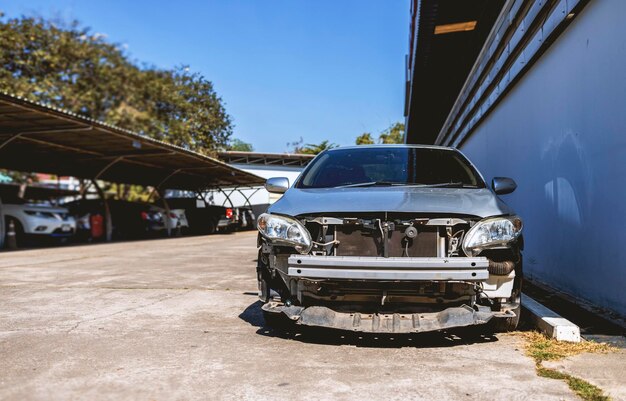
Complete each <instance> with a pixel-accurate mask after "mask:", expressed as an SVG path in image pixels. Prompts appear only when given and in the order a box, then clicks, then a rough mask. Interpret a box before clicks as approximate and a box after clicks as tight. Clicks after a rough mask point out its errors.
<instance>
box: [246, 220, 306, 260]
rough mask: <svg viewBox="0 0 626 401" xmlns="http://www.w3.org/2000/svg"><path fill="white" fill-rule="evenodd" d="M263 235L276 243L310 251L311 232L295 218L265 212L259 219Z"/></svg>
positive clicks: (299, 250) (304, 251)
mask: <svg viewBox="0 0 626 401" xmlns="http://www.w3.org/2000/svg"><path fill="white" fill-rule="evenodd" d="M256 224H257V228H258V229H259V232H260V233H261V235H262V236H263V237H265V238H267V239H268V240H270V241H271V242H273V243H275V244H282V245H288V246H293V247H294V248H296V250H297V251H298V252H300V253H303V254H304V253H309V251H310V250H311V246H313V243H312V242H311V234H309V232H308V231H307V229H306V228H305V227H304V226H303V225H302V224H300V222H298V221H297V220H295V219H291V218H289V217H283V216H276V215H273V214H268V213H263V214H262V215H260V216H259V218H258V219H257V223H256Z"/></svg>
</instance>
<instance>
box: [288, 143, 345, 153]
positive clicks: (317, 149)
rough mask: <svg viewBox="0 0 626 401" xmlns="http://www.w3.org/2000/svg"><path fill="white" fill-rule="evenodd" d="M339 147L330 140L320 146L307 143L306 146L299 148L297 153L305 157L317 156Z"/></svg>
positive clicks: (319, 144)
mask: <svg viewBox="0 0 626 401" xmlns="http://www.w3.org/2000/svg"><path fill="white" fill-rule="evenodd" d="M336 147H337V145H336V144H334V143H331V142H330V141H328V140H325V141H322V142H320V143H318V144H314V143H307V144H306V145H304V146H303V147H301V148H298V149H297V151H296V152H295V153H301V154H304V155H316V154H318V153H321V152H323V151H325V150H326V149H332V148H336Z"/></svg>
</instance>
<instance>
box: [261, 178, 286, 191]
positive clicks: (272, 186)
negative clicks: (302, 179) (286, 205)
mask: <svg viewBox="0 0 626 401" xmlns="http://www.w3.org/2000/svg"><path fill="white" fill-rule="evenodd" d="M265 189H267V192H271V193H273V194H284V193H285V192H286V191H287V190H288V189H289V179H288V178H287V177H273V178H268V179H267V181H265Z"/></svg>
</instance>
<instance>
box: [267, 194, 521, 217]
mask: <svg viewBox="0 0 626 401" xmlns="http://www.w3.org/2000/svg"><path fill="white" fill-rule="evenodd" d="M365 200H366V201H365ZM268 212H269V213H275V214H282V215H286V216H303V215H307V214H324V213H362V212H370V213H371V212H391V213H393V212H400V213H425V214H448V215H449V214H458V215H473V216H478V217H481V218H484V217H489V216H499V215H507V214H512V210H511V209H510V208H509V207H508V206H507V205H506V204H505V203H504V202H502V201H501V200H500V199H499V198H498V197H497V196H496V195H495V194H494V193H493V192H492V191H491V190H490V189H487V188H481V189H476V188H428V187H411V186H398V187H366V188H319V189H299V188H295V187H294V188H290V189H289V190H288V191H287V192H285V194H284V195H283V197H282V198H280V199H279V200H278V201H277V202H276V203H274V204H273V205H272V206H270V208H269V209H268Z"/></svg>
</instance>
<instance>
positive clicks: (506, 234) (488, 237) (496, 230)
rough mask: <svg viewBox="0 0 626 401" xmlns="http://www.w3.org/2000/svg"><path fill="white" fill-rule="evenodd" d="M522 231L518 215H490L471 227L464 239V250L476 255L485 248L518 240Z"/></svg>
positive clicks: (500, 245)
mask: <svg viewBox="0 0 626 401" xmlns="http://www.w3.org/2000/svg"><path fill="white" fill-rule="evenodd" d="M521 233H522V219H520V218H519V217H518V216H503V217H489V218H487V219H484V220H481V221H479V222H478V223H476V224H475V225H474V227H472V228H470V230H469V231H468V232H467V235H466V236H465V240H464V241H463V252H465V254H466V255H467V256H476V255H477V254H479V253H480V252H481V251H482V250H483V249H489V248H498V247H503V246H506V245H508V244H510V243H511V242H513V241H515V240H517V238H518V237H519V236H520V234H521Z"/></svg>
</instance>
